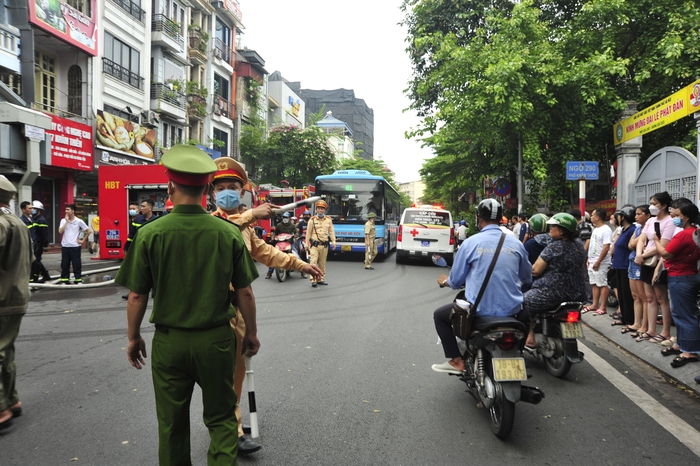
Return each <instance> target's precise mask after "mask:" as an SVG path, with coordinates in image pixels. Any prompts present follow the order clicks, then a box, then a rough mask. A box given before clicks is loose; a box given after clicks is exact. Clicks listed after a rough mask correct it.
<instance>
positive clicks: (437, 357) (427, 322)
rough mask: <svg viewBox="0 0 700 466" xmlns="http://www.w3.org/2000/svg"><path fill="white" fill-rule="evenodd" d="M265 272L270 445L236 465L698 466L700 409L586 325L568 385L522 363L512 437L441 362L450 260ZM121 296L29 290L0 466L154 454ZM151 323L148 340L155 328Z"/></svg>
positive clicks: (263, 371)
mask: <svg viewBox="0 0 700 466" xmlns="http://www.w3.org/2000/svg"><path fill="white" fill-rule="evenodd" d="M103 266H104V264H89V265H87V266H86V268H90V267H92V268H99V267H103ZM259 271H260V275H261V278H260V279H258V280H257V281H256V282H255V283H254V284H253V288H254V291H255V293H256V299H257V307H258V326H259V337H260V340H261V342H262V348H261V351H260V353H259V354H258V355H257V356H256V357H255V358H253V368H254V371H255V387H256V398H257V405H258V417H259V422H260V439H259V441H260V442H261V443H262V444H263V449H262V450H261V451H260V452H258V453H256V454H254V455H251V456H249V457H245V458H240V459H239V463H240V464H242V465H245V464H259V465H375V464H376V465H379V464H382V465H437V464H439V465H453V464H454V465H458V464H459V465H461V464H479V465H507V464H517V465H542V464H561V465H567V464H572V465H579V464H595V465H602V464H615V465H627V464H629V465H633V464H634V465H640V464H641V465H644V464H649V465H652V464H660V463H663V464H678V465H686V464H688V465H689V464H698V462H699V461H700V460H699V459H698V456H697V455H698V453H700V450H698V448H700V441H699V440H698V439H700V434H698V430H700V401H699V400H698V399H697V398H696V397H695V396H694V394H692V393H688V392H687V391H685V390H683V388H682V387H679V386H677V385H673V384H669V383H667V382H666V380H665V379H664V378H662V377H661V376H660V374H658V373H657V372H656V371H655V370H653V369H651V368H650V367H649V366H647V365H646V364H644V363H643V362H642V361H639V360H638V359H636V358H634V357H631V356H630V355H629V354H627V353H624V352H623V351H621V350H620V349H619V347H616V346H615V345H612V344H610V343H609V342H608V341H607V340H605V339H603V338H601V337H599V336H598V335H597V334H596V333H594V332H593V331H591V330H589V329H586V330H584V333H585V338H584V340H582V341H581V342H580V345H579V349H580V350H582V351H583V352H584V353H586V360H585V361H584V362H583V363H582V364H579V365H576V366H574V368H573V369H572V371H571V373H570V374H569V375H568V376H567V377H566V378H565V379H564V380H559V379H555V378H553V377H551V376H550V375H549V374H547V373H546V371H545V370H544V366H543V365H542V364H541V363H540V362H538V361H536V360H534V359H532V358H530V357H528V358H526V361H527V368H528V373H529V374H531V375H532V378H531V380H530V381H529V383H528V384H530V385H536V386H539V387H541V388H542V389H543V390H544V392H545V394H546V398H545V399H544V400H543V401H542V403H541V404H539V405H529V404H525V403H518V404H517V405H516V414H515V417H516V419H515V428H514V431H513V433H512V434H511V436H510V437H509V438H508V439H507V440H505V441H501V440H499V439H497V438H496V437H495V436H494V435H493V434H492V433H491V431H490V429H489V424H488V417H487V416H488V413H487V412H486V411H485V410H483V409H478V408H477V407H476V405H475V402H474V401H473V399H472V398H471V396H470V395H469V394H467V393H466V392H465V386H464V384H463V383H461V382H459V381H458V380H457V378H455V377H451V376H448V375H444V374H437V373H435V372H433V371H432V370H431V369H430V366H431V364H433V363H438V362H443V361H444V356H443V353H442V349H441V347H440V346H438V345H437V344H436V343H437V335H436V333H435V329H434V326H433V321H432V311H433V310H434V309H435V308H436V307H438V306H439V305H441V304H443V303H445V302H449V301H450V300H452V298H453V296H454V294H455V292H454V291H449V290H445V289H440V288H438V286H437V284H436V278H437V276H438V275H439V274H440V273H442V270H440V269H438V268H436V267H434V266H432V265H431V264H416V263H414V264H408V265H400V266H397V265H396V264H395V263H394V257H393V256H391V257H390V258H389V259H388V260H387V261H386V262H383V263H376V264H375V270H374V271H365V270H364V269H363V266H362V263H361V262H360V261H359V260H356V261H349V260H340V261H331V262H329V264H328V275H327V281H328V282H329V286H327V287H318V288H316V289H312V288H311V287H310V286H309V282H308V281H307V280H302V279H301V278H300V277H299V274H298V273H293V274H292V277H291V278H290V279H288V280H287V281H286V282H284V283H279V282H277V280H275V278H274V276H273V278H272V279H271V280H265V279H263V278H262V277H263V276H264V273H265V268H264V267H262V266H260V265H259ZM192 292H193V293H198V292H206V285H202V287H201V288H197V287H194V286H193V289H192ZM123 293H124V289H123V288H120V287H118V286H111V287H106V288H101V289H82V290H81V289H79V288H78V287H65V289H61V290H41V291H37V292H35V294H34V296H33V299H32V302H31V305H30V310H29V312H28V313H27V315H26V317H25V318H24V320H23V322H22V328H21V333H20V337H19V339H18V342H17V368H18V377H19V381H18V388H19V390H20V397H21V399H22V402H23V404H24V414H23V415H22V417H20V418H18V419H16V420H15V422H14V425H13V426H12V427H10V428H8V429H6V430H4V431H0V465H2V466H15V465H17V466H24V465H58V464H77V465H80V464H82V465H120V466H124V465H147V464H157V425H156V418H155V405H154V397H153V389H152V386H151V374H150V365H149V360H147V361H146V364H147V367H146V370H142V371H136V370H134V369H133V368H131V366H129V364H128V362H127V360H126V356H125V351H124V350H125V347H126V343H127V340H126V316H125V301H123V300H122V299H121V295H122V294H123ZM149 306H150V304H149ZM143 333H144V336H145V338H146V340H147V342H148V347H149V350H150V337H151V335H152V333H153V330H152V327H151V326H150V324H148V322H145V323H144V330H143ZM244 399H245V397H244ZM243 405H244V406H243V412H244V419H246V420H247V417H248V416H247V412H248V408H247V402H245V401H244V403H243ZM201 411H202V405H201V396H200V394H199V391H198V389H195V395H194V398H193V402H192V410H191V413H192V416H191V419H192V425H191V430H192V458H193V464H195V465H204V464H206V459H205V458H206V450H207V447H208V442H209V439H208V433H207V430H206V428H205V427H204V425H203V423H202V420H201ZM693 445H694V446H693Z"/></svg>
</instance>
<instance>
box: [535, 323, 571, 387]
mask: <svg viewBox="0 0 700 466" xmlns="http://www.w3.org/2000/svg"><path fill="white" fill-rule="evenodd" d="M552 329H553V335H552V336H551V337H548V340H549V341H550V342H553V343H554V348H552V350H553V351H554V354H553V355H552V357H550V358H547V357H544V355H543V356H542V358H543V359H544V367H545V368H546V369H547V372H549V373H550V374H552V375H553V376H554V377H557V378H559V379H561V378H563V377H565V376H566V374H568V373H569V371H570V370H571V361H569V358H567V357H566V351H564V342H563V341H562V339H561V330H560V328H559V327H558V326H557V325H554V326H553V327H552Z"/></svg>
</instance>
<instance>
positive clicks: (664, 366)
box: [581, 308, 700, 396]
mask: <svg viewBox="0 0 700 466" xmlns="http://www.w3.org/2000/svg"><path fill="white" fill-rule="evenodd" d="M613 312H614V311H613V310H611V309H610V308H608V315H605V316H598V315H594V314H593V313H592V312H589V313H586V314H584V315H582V316H581V320H582V321H583V323H584V324H585V325H587V326H588V327H589V328H590V329H591V330H593V331H595V332H597V333H599V334H600V335H602V336H603V337H605V338H607V339H608V340H610V341H612V342H614V343H615V344H616V345H618V346H619V347H620V348H622V349H624V350H625V351H627V352H628V353H630V354H632V355H634V356H636V357H638V358H639V359H641V360H643V361H645V362H646V363H647V364H649V365H650V366H653V367H655V368H656V369H657V370H658V371H659V372H661V373H663V374H665V375H666V376H668V377H670V378H672V379H674V380H677V381H678V382H679V383H680V384H681V385H683V386H685V387H687V388H689V389H691V390H693V391H694V392H695V393H696V394H697V395H699V396H700V384H698V383H695V376H697V375H700V362H697V363H691V364H686V365H685V366H683V367H678V368H673V367H671V361H672V360H673V358H674V357H675V355H672V356H663V355H661V350H662V349H664V348H665V346H663V345H661V344H659V343H651V342H649V341H640V342H637V341H636V340H635V339H634V338H632V337H630V334H629V333H626V334H624V335H623V334H621V333H620V330H621V329H622V326H620V325H616V326H614V327H613V326H612V325H611V324H612V322H613V320H612V319H611V318H610V315H611V314H612V313H613ZM658 328H659V331H661V325H659V326H658ZM675 334H676V327H674V326H671V335H674V336H675ZM584 359H585V356H584Z"/></svg>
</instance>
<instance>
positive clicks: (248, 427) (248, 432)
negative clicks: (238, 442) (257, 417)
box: [243, 424, 250, 434]
mask: <svg viewBox="0 0 700 466" xmlns="http://www.w3.org/2000/svg"><path fill="white" fill-rule="evenodd" d="M243 433H244V434H250V426H247V425H245V424H243Z"/></svg>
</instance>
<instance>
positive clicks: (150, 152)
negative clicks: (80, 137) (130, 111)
mask: <svg viewBox="0 0 700 466" xmlns="http://www.w3.org/2000/svg"><path fill="white" fill-rule="evenodd" d="M95 130H96V132H95V135H96V137H95V145H96V146H97V147H98V148H101V149H105V150H107V151H109V152H116V153H121V154H124V155H128V156H130V157H140V158H142V159H145V160H148V161H154V152H155V147H156V141H158V137H157V133H156V130H154V129H152V128H147V127H145V126H141V125H139V124H138V123H134V122H132V121H129V120H125V119H123V118H121V117H118V116H115V115H112V114H111V113H107V112H105V111H103V110H98V111H97V124H96V125H95Z"/></svg>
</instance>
